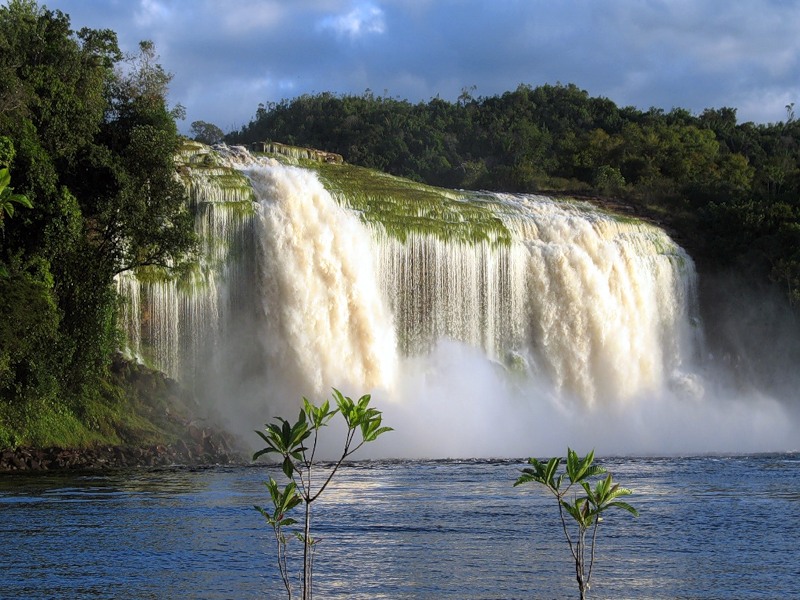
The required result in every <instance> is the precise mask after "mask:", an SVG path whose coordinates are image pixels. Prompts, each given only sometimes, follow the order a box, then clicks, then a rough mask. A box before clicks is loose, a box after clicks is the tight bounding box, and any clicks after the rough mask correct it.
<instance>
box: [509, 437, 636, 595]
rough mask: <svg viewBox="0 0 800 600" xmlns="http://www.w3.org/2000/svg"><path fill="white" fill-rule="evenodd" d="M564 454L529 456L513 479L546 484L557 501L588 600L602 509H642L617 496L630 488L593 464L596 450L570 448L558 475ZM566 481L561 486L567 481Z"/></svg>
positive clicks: (577, 572) (634, 510)
mask: <svg viewBox="0 0 800 600" xmlns="http://www.w3.org/2000/svg"><path fill="white" fill-rule="evenodd" d="M562 461H563V459H562V458H560V457H558V458H551V459H550V460H548V461H539V460H537V459H535V458H529V459H528V464H529V465H531V466H530V467H527V468H525V469H522V475H520V477H519V478H518V479H517V481H516V482H515V483H514V486H518V485H520V484H523V483H538V484H541V485H543V486H544V487H545V488H547V489H548V490H549V491H550V493H551V494H553V496H554V497H555V499H556V501H557V502H558V514H559V517H560V518H561V526H562V527H563V529H564V536H565V537H566V538H567V544H569V550H570V552H571V553H572V558H573V559H574V560H575V578H576V579H577V581H578V589H579V590H580V598H581V600H585V598H586V594H587V593H588V591H589V582H590V580H591V578H592V569H593V567H594V562H595V549H596V548H597V530H598V528H599V526H600V521H602V520H603V519H602V517H601V516H600V515H601V514H602V513H603V512H605V511H606V510H608V509H609V508H621V509H623V510H626V511H628V512H629V513H631V514H632V515H633V516H635V517H636V516H638V515H639V513H638V512H637V510H636V509H635V508H633V507H632V506H631V505H630V504H628V503H627V502H623V501H621V500H618V498H619V497H621V496H627V495H630V494H631V493H632V492H631V490H629V489H626V488H623V487H620V486H619V484H618V483H615V482H614V480H613V478H612V476H611V474H610V473H608V474H606V470H605V469H604V468H603V467H601V466H600V465H596V464H594V451H592V452H590V453H589V454H587V455H586V456H585V457H583V458H580V457H579V456H578V455H577V453H576V452H575V451H574V450H572V449H571V448H568V449H567V462H566V468H565V471H564V472H563V473H561V474H559V475H558V476H556V472H557V471H558V468H559V465H560V464H561V462H562ZM599 475H606V476H605V477H604V478H602V479H600V480H599V481H597V482H596V483H595V486H594V488H592V486H591V481H590V479H591V478H593V477H597V476H599ZM565 480H566V481H567V482H568V483H567V485H566V486H564V487H563V488H562V484H563V483H564V481H565ZM578 486H579V487H580V489H582V490H583V492H584V493H585V495H584V496H578V495H577V493H576V492H574V491H573V494H572V498H571V499H567V496H568V494H569V493H570V491H572V490H573V488H577V487H578ZM567 515H569V516H570V517H571V518H572V519H573V520H574V521H575V524H576V526H577V535H576V537H575V538H574V539H573V537H572V536H570V533H569V528H568V526H567ZM589 530H591V532H592V534H591V547H590V550H589V562H588V564H587V562H586V533H587V532H588V531H589Z"/></svg>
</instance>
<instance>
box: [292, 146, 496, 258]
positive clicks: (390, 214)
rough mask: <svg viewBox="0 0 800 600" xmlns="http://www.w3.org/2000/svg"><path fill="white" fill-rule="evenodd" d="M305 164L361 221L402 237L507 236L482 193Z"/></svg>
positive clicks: (342, 167) (477, 238) (487, 238)
mask: <svg viewBox="0 0 800 600" xmlns="http://www.w3.org/2000/svg"><path fill="white" fill-rule="evenodd" d="M303 166H305V167H307V168H310V169H312V170H314V171H316V172H317V173H318V174H319V177H320V179H321V180H322V182H323V184H324V185H325V187H326V188H327V189H328V190H329V191H330V192H331V193H332V194H333V195H334V196H335V197H336V199H337V200H338V201H339V202H340V203H341V204H342V205H344V206H347V207H349V208H352V209H353V210H356V211H358V212H359V213H360V215H361V218H362V219H363V221H364V222H365V223H368V224H377V225H380V226H382V227H383V228H384V230H385V231H386V232H387V233H388V234H389V235H391V236H393V237H396V238H398V239H400V240H403V241H404V240H405V239H406V237H407V236H408V234H409V233H411V232H416V233H421V234H428V235H432V236H435V237H437V238H439V239H443V240H448V241H456V242H463V243H480V242H489V243H492V244H508V243H510V241H511V235H510V233H509V231H508V229H507V228H506V226H505V225H504V224H503V222H502V221H501V220H500V218H499V217H498V216H497V214H495V212H494V210H493V204H492V203H491V202H489V201H487V200H486V199H484V198H481V197H480V196H477V195H469V194H468V193H462V192H457V191H453V190H446V189H443V188H437V187H432V186H429V185H425V184H421V183H417V182H414V181H411V180H408V179H403V178H400V177H394V176H392V175H387V174H386V173H381V172H379V171H374V170H372V169H365V168H363V167H357V166H355V165H348V164H331V163H319V162H316V163H311V162H307V163H304V165H303Z"/></svg>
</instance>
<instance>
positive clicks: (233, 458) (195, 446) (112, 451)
mask: <svg viewBox="0 0 800 600" xmlns="http://www.w3.org/2000/svg"><path fill="white" fill-rule="evenodd" d="M232 445H233V443H232V440H230V439H229V438H228V436H227V435H225V434H222V433H219V432H211V431H207V430H205V429H200V428H197V427H190V428H189V429H188V430H187V439H178V440H177V441H175V442H173V443H169V444H152V445H149V446H94V447H89V448H27V447H19V448H14V449H8V450H3V451H1V452H0V473H14V472H30V471H54V470H102V469H122V468H129V467H163V466H171V465H190V466H196V465H227V464H241V463H243V462H244V461H245V457H244V456H243V454H242V453H241V452H238V451H237V450H236V449H235V448H233V447H232Z"/></svg>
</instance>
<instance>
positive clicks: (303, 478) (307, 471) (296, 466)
mask: <svg viewBox="0 0 800 600" xmlns="http://www.w3.org/2000/svg"><path fill="white" fill-rule="evenodd" d="M333 398H334V400H335V401H336V408H334V409H331V407H330V402H329V401H328V400H325V402H323V403H322V405H320V406H316V405H314V404H312V403H311V402H309V401H308V399H307V398H303V408H302V409H300V414H299V416H298V418H297V421H295V422H294V423H290V422H289V421H287V420H285V419H282V418H280V417H277V418H276V419H275V422H273V423H267V424H266V425H265V430H264V431H256V433H257V434H258V435H259V436H260V437H261V439H263V440H264V442H266V444H267V445H266V447H264V448H262V449H261V450H259V451H258V452H256V453H255V454H254V455H253V460H256V459H257V458H258V457H260V456H262V455H264V454H270V453H275V454H277V455H278V456H279V457H280V458H281V459H282V463H281V469H282V471H283V474H284V475H286V477H287V478H288V479H289V480H290V481H289V483H288V484H287V485H286V486H285V487H284V488H283V489H281V488H280V487H279V485H278V483H277V482H276V481H275V480H274V479H273V478H272V477H270V478H269V481H268V482H266V483H265V485H266V486H267V490H268V491H269V495H270V500H271V501H272V510H268V509H265V508H262V507H260V506H256V507H255V509H256V510H257V511H259V512H260V513H261V514H262V515H263V516H264V518H265V519H266V520H267V523H269V525H270V526H271V527H272V529H273V532H274V533H275V540H276V544H277V547H278V550H277V553H278V568H279V570H280V574H281V579H282V580H283V585H284V587H285V588H286V593H287V594H288V597H289V600H291V598H292V585H291V578H290V576H289V570H288V567H287V562H286V547H287V543H288V539H289V538H287V536H286V533H284V528H290V527H292V526H293V525H296V524H297V521H296V520H295V519H293V518H291V517H289V516H287V515H288V513H289V512H290V511H291V510H292V509H293V508H295V507H296V506H298V505H299V504H301V503H302V504H304V508H305V512H304V518H303V530H302V532H299V531H296V532H293V535H294V537H296V538H297V539H298V540H300V541H301V542H302V544H303V577H302V580H301V583H302V585H301V592H302V599H303V600H310V599H311V597H312V587H313V585H312V584H313V579H312V570H313V557H314V550H315V546H316V544H317V541H316V540H315V539H314V538H313V537H312V536H311V504H312V503H313V502H314V501H315V500H317V498H319V497H320V495H321V494H322V492H324V491H325V488H327V487H328V484H330V482H331V480H332V479H333V476H334V475H335V474H336V471H338V469H339V467H340V466H341V465H342V463H343V462H344V461H345V460H346V459H347V458H348V457H349V456H351V455H352V454H353V453H354V452H356V451H357V450H358V449H359V448H361V446H363V445H364V444H366V443H367V442H373V441H375V440H376V439H377V438H378V436H380V435H382V434H384V433H386V432H387V431H391V430H392V428H391V427H383V426H382V424H381V420H382V415H381V412H380V411H379V410H377V409H375V408H372V407H370V406H369V402H370V396H369V394H367V395H364V396H361V398H359V400H358V401H357V402H354V401H353V400H352V399H351V398H349V397H347V396H344V395H343V394H342V393H341V392H340V391H339V390H337V389H335V388H334V390H333ZM337 413H338V414H341V416H342V418H343V419H344V422H345V425H346V426H347V433H346V434H345V439H344V445H343V448H342V452H341V456H340V457H339V458H338V459H337V460H336V461H335V462H334V463H332V466H330V467H328V469H327V471H325V472H323V473H322V475H321V477H320V479H319V481H318V482H317V481H315V476H319V473H318V471H317V469H316V467H318V465H317V464H316V463H315V462H314V460H315V458H316V451H317V442H318V439H319V432H320V429H322V428H323V427H326V426H327V425H328V423H329V422H330V420H331V419H332V418H333V417H334V416H336V414H337ZM356 434H358V437H356Z"/></svg>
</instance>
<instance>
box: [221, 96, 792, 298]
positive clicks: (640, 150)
mask: <svg viewBox="0 0 800 600" xmlns="http://www.w3.org/2000/svg"><path fill="white" fill-rule="evenodd" d="M226 139H227V141H228V142H230V143H250V142H256V141H266V140H280V141H282V142H285V143H288V144H294V145H300V146H310V147H314V148H323V149H325V150H328V151H330V152H335V153H339V154H341V155H342V156H343V157H344V159H345V160H346V161H347V162H349V163H353V164H357V165H361V166H364V167H370V168H373V169H378V170H381V171H386V172H389V173H392V174H394V175H398V176H402V177H407V178H409V179H412V180H414V181H419V182H425V183H427V184H430V185H437V186H444V187H448V188H464V189H473V190H474V189H489V190H499V191H518V192H545V193H554V192H556V193H568V194H573V195H585V194H588V195H593V196H609V195H611V196H613V197H615V198H618V199H622V200H623V201H624V202H625V203H626V204H627V206H630V207H633V208H634V210H635V211H636V213H637V214H638V215H641V216H645V217H649V218H652V219H655V220H657V221H658V222H660V223H663V224H665V225H667V226H668V227H669V228H670V229H671V230H672V231H673V232H675V233H676V235H677V237H678V238H679V240H680V242H681V244H682V245H684V246H685V247H687V249H688V250H689V251H690V253H691V254H692V256H694V257H695V259H696V260H697V261H698V263H699V265H700V267H701V268H702V269H704V270H706V271H712V272H719V271H723V270H729V271H736V272H743V273H748V274H749V277H750V281H751V282H752V283H753V285H755V286H758V285H760V284H762V283H766V284H769V282H773V283H774V284H777V285H780V286H781V287H782V288H783V289H784V290H785V293H786V297H787V298H788V299H789V300H790V301H791V302H793V303H797V302H799V301H800V122H798V121H797V120H795V118H794V113H793V110H792V107H791V106H789V107H787V119H786V121H785V122H782V123H774V124H768V125H756V124H753V123H738V122H737V119H736V110H735V109H732V108H721V109H707V110H704V111H703V112H702V113H701V114H700V115H692V114H690V113H689V112H688V111H686V110H684V109H680V108H675V109H673V110H671V111H669V112H664V111H662V110H659V109H649V110H645V111H642V110H639V109H636V108H633V107H624V108H620V107H617V106H616V105H615V104H614V103H613V102H612V101H610V100H608V99H607V98H593V97H590V96H589V94H588V93H587V92H585V91H583V90H581V89H579V88H578V87H576V86H575V85H572V84H569V85H560V84H559V85H543V86H540V87H536V88H533V87H531V86H527V85H520V86H519V87H518V88H517V89H516V90H514V91H511V92H506V93H504V94H502V95H499V96H490V97H482V98H474V97H472V96H471V94H470V93H469V90H465V91H464V93H463V94H462V95H461V97H460V98H459V99H458V101H457V102H455V103H451V102H447V101H445V100H442V99H440V98H434V99H431V100H430V101H429V102H421V103H418V104H412V103H410V102H408V101H404V100H397V99H394V98H390V97H379V96H375V95H374V94H372V92H370V91H367V92H366V93H364V94H363V95H361V96H354V95H342V96H337V95H334V94H331V93H327V92H325V93H321V94H316V95H304V96H300V97H298V98H295V99H293V100H283V101H281V102H280V103H269V104H266V105H263V104H262V105H260V106H259V107H258V110H257V112H256V116H255V118H254V119H253V120H252V121H251V122H250V123H249V124H248V125H247V126H246V127H243V128H242V129H241V130H240V131H238V132H233V133H231V134H229V135H228V136H227V138H226ZM320 170H321V171H322V172H323V176H327V167H325V166H323V167H321V168H320ZM331 170H332V169H331ZM332 179H333V178H332V177H331V184H332V187H334V188H336V185H337V184H336V182H335V181H332ZM380 209H381V207H380V206H377V207H376V209H375V211H376V212H375V219H376V220H378V221H380V220H381V219H384V218H385V220H386V221H387V222H389V225H388V227H389V229H391V218H393V217H391V216H386V217H383V216H382V215H381V210H380ZM392 210H394V208H392V209H391V210H390V209H387V211H388V212H391V211H392ZM411 216H412V217H413V216H414V215H413V212H412V214H411ZM365 218H367V219H370V218H371V217H370V216H369V213H365ZM466 237H467V238H469V237H471V235H467V236H466Z"/></svg>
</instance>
